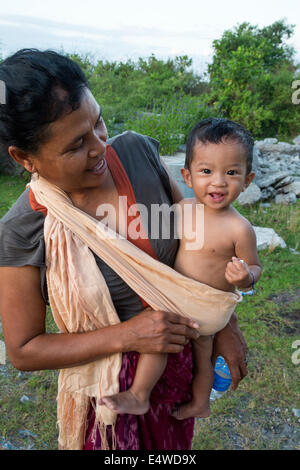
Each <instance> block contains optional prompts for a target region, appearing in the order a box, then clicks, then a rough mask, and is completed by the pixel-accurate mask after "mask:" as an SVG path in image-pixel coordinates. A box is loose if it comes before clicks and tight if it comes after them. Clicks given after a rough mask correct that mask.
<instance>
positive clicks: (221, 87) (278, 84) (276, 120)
mask: <svg viewBox="0 0 300 470" xmlns="http://www.w3.org/2000/svg"><path fill="white" fill-rule="evenodd" d="M293 31H294V26H292V25H287V24H285V22H284V20H280V21H276V22H275V23H273V24H272V25H270V26H266V27H264V28H261V29H259V28H258V27H257V26H252V25H250V24H249V23H242V24H241V25H239V26H237V27H235V28H234V29H233V30H232V31H231V30H230V31H225V32H224V34H223V36H222V38H221V39H219V40H215V41H214V42H213V48H214V56H213V62H212V64H211V65H210V66H209V68H208V73H209V76H210V93H209V103H210V105H212V106H213V108H214V110H215V112H216V113H217V114H218V115H221V116H223V117H227V118H230V119H232V120H234V121H237V122H239V123H241V124H243V125H244V126H245V127H247V128H248V129H249V130H250V131H251V132H252V133H253V134H254V136H255V137H266V136H268V137H274V136H279V137H281V138H284V137H288V138H289V137H291V136H292V135H294V134H296V133H299V131H300V119H299V117H300V110H299V107H296V106H295V105H293V104H292V101H291V95H292V93H291V86H292V82H293V80H295V79H296V76H297V74H298V75H299V72H298V71H297V67H296V65H295V64H294V63H293V57H294V54H295V51H294V49H293V48H292V47H290V46H289V45H287V44H286V42H285V40H286V39H289V38H290V37H291V36H292V34H293Z"/></svg>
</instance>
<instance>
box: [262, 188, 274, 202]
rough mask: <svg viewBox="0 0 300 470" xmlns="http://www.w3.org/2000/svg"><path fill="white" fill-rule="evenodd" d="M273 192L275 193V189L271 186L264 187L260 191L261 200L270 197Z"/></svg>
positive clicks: (272, 195)
mask: <svg viewBox="0 0 300 470" xmlns="http://www.w3.org/2000/svg"><path fill="white" fill-rule="evenodd" d="M275 194H276V191H275V189H274V188H272V186H270V187H269V188H264V189H263V190H262V191H261V199H262V200H263V201H265V200H266V199H271V198H273V197H274V196H275Z"/></svg>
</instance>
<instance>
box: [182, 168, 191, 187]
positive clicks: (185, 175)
mask: <svg viewBox="0 0 300 470" xmlns="http://www.w3.org/2000/svg"><path fill="white" fill-rule="evenodd" d="M180 172H181V176H182V178H183V179H184V182H185V184H186V185H187V186H188V187H189V188H192V187H193V185H192V177H191V172H190V170H188V169H187V168H180Z"/></svg>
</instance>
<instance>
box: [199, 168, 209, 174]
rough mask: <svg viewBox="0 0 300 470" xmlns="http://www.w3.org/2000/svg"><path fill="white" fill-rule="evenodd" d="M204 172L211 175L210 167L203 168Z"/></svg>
mask: <svg viewBox="0 0 300 470" xmlns="http://www.w3.org/2000/svg"><path fill="white" fill-rule="evenodd" d="M201 171H202V173H204V174H205V175H209V174H210V170H209V169H208V168H204V169H203V170H201Z"/></svg>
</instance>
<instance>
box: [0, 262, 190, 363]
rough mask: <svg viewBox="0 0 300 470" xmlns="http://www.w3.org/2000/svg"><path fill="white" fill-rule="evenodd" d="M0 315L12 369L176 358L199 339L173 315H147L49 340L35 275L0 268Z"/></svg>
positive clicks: (26, 270) (36, 272)
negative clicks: (119, 356) (127, 355)
mask: <svg viewBox="0 0 300 470" xmlns="http://www.w3.org/2000/svg"><path fill="white" fill-rule="evenodd" d="M0 314H1V317H2V326H3V332H4V337H5V343H6V348H7V352H8V355H9V358H10V360H11V362H12V364H13V365H14V367H16V368H17V369H20V370H42V369H61V368H67V367H74V366H77V365H82V364H85V363H88V362H91V361H94V360H96V359H99V358H100V357H103V356H107V355H109V354H114V353H118V352H126V351H138V352H141V353H142V352H144V353H158V352H180V351H182V349H183V346H184V344H185V343H186V339H187V338H189V339H190V338H196V337H197V336H198V333H197V331H196V329H195V327H192V325H193V323H192V322H191V321H190V320H188V319H185V318H183V317H181V316H179V315H177V314H173V313H167V312H155V311H148V310H147V312H144V313H143V312H142V313H141V314H140V315H137V316H136V317H133V318H131V319H130V320H128V321H126V322H123V323H119V324H117V325H113V326H108V327H105V328H101V329H99V330H95V331H90V332H86V333H60V334H48V333H46V331H45V315H46V305H45V302H44V300H43V298H42V295H41V291H40V270H39V268H35V267H32V266H24V267H0Z"/></svg>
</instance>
